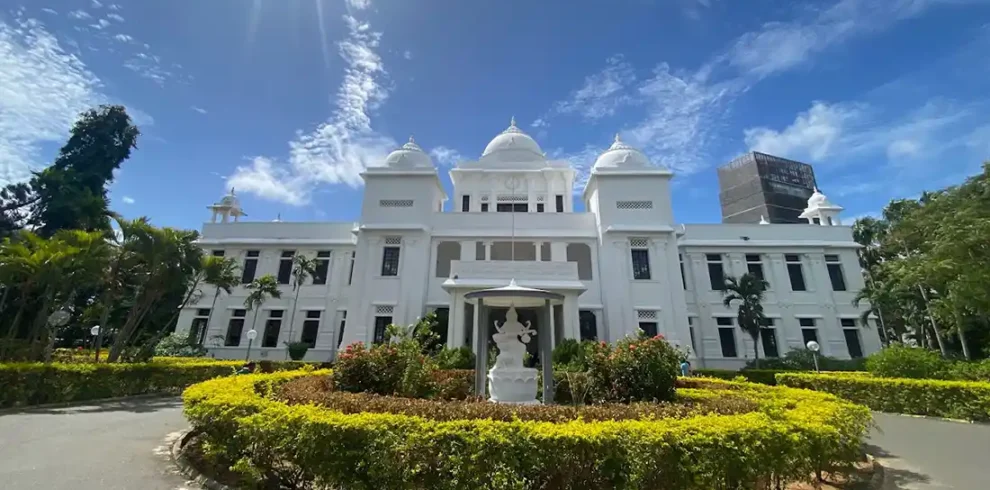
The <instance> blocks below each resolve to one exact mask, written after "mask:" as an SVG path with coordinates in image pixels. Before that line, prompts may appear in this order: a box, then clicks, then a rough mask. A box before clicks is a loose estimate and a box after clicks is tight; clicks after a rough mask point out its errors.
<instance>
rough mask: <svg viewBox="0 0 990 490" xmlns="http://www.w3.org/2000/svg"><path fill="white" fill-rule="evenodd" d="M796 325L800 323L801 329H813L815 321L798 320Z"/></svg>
mask: <svg viewBox="0 0 990 490" xmlns="http://www.w3.org/2000/svg"><path fill="white" fill-rule="evenodd" d="M798 323H800V324H801V326H802V327H814V326H815V319H814V318H798Z"/></svg>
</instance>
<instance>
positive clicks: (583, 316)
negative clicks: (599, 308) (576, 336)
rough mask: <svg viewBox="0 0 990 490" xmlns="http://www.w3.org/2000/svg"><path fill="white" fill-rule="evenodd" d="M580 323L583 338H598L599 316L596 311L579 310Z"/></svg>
mask: <svg viewBox="0 0 990 490" xmlns="http://www.w3.org/2000/svg"><path fill="white" fill-rule="evenodd" d="M578 324H579V326H580V327H581V340H598V317H596V316H595V312H593V311H589V310H581V311H579V312H578Z"/></svg>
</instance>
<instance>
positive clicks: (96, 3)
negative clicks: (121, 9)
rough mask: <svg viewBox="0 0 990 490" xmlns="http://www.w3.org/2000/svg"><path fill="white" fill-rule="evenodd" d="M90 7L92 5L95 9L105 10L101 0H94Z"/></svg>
mask: <svg viewBox="0 0 990 490" xmlns="http://www.w3.org/2000/svg"><path fill="white" fill-rule="evenodd" d="M90 5H92V6H93V8H95V9H98V8H103V3H102V2H100V0H92V2H91V3H90Z"/></svg>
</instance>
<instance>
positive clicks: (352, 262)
mask: <svg viewBox="0 0 990 490" xmlns="http://www.w3.org/2000/svg"><path fill="white" fill-rule="evenodd" d="M356 256H357V252H351V271H350V272H348V273H347V285H348V286H350V285H351V279H354V258H355V257H356Z"/></svg>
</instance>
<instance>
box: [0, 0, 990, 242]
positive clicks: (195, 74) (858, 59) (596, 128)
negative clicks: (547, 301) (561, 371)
mask: <svg viewBox="0 0 990 490" xmlns="http://www.w3.org/2000/svg"><path fill="white" fill-rule="evenodd" d="M988 80H990V0H838V1H836V0H824V1H814V2H792V1H782V0H779V1H771V0H746V1H738V0H652V1H651V0H594V1H592V0H583V1H582V0H562V1H551V0H546V1H532V0H528V1H527V0H502V1H498V2H494V1H487V0H472V1H463V0H460V1H458V0H428V1H415V2H414V1H409V0H210V1H206V2H204V1H201V0H170V1H167V2H164V1H161V2H148V1H141V0H114V1H113V2H111V0H0V184H5V183H8V182H12V181H19V180H24V179H26V178H27V177H28V176H29V175H30V172H31V171H32V170H38V169H40V168H43V167H44V166H46V165H48V164H50V162H51V161H52V160H53V158H54V156H55V154H56V153H57V151H58V148H59V147H60V146H61V145H62V144H63V143H64V141H65V140H66V138H67V136H68V130H69V128H70V127H71V125H72V122H73V121H74V120H75V118H76V116H77V115H78V114H79V113H80V112H81V111H83V110H85V109H87V108H89V107H93V106H95V105H98V104H105V103H112V104H122V105H125V106H126V107H127V109H128V113H129V114H130V115H131V117H132V118H133V119H134V121H135V123H136V124H137V125H138V126H139V127H140V129H141V133H142V134H141V137H140V138H139V140H138V147H139V148H138V149H137V150H136V151H135V152H133V154H132V156H131V158H130V159H129V160H128V161H126V162H124V164H123V165H122V167H121V169H120V171H119V172H118V173H117V176H116V180H115V181H114V183H113V184H112V185H111V187H110V195H111V200H112V203H111V207H112V208H113V209H114V210H115V211H118V212H120V213H121V214H123V215H124V216H126V217H130V218H134V217H138V216H148V217H150V218H151V219H152V222H153V223H155V224H158V225H162V226H173V227H182V228H191V229H198V228H199V227H200V226H201V224H202V223H203V222H205V221H208V219H209V217H210V213H209V211H207V209H206V207H207V206H208V205H210V204H212V203H214V202H216V201H218V200H219V199H220V198H221V197H222V196H223V195H224V194H225V192H226V190H227V189H229V188H231V187H234V188H235V189H236V192H237V194H238V196H239V197H240V198H241V203H242V205H243V207H244V208H245V211H246V212H247V213H248V215H249V216H248V219H250V220H261V221H270V220H272V219H275V218H276V217H278V216H280V217H281V219H282V220H284V221H354V220H357V219H358V218H359V216H358V215H359V211H360V201H361V196H362V190H363V187H362V185H363V184H362V180H361V177H360V175H359V174H360V173H361V171H362V170H363V169H364V168H367V167H369V166H376V165H381V164H382V162H383V160H384V157H385V156H386V155H387V154H388V153H389V152H390V151H391V150H393V149H395V148H396V147H398V146H399V145H401V144H402V143H404V142H405V141H406V140H407V138H408V137H409V136H410V135H414V136H415V138H416V142H417V143H418V144H419V145H420V146H421V147H423V148H424V149H425V150H427V151H429V152H430V153H431V155H432V156H433V159H434V162H435V163H436V164H437V166H438V168H439V170H440V174H441V179H442V181H443V182H444V184H445V186H446V187H447V188H448V193H449V189H450V181H449V178H448V176H447V170H449V168H450V167H451V166H452V165H454V164H455V163H456V162H458V161H461V160H465V159H467V160H474V159H477V158H478V157H479V156H480V154H481V152H482V150H483V149H484V147H485V145H486V144H487V143H488V141H490V140H491V139H492V138H493V137H494V136H495V135H497V134H498V133H500V132H501V131H502V130H504V129H505V128H506V127H507V126H508V122H509V119H510V118H511V117H513V116H514V117H515V118H516V120H517V121H518V124H519V126H520V127H521V129H523V130H524V131H526V132H528V133H529V134H530V135H532V136H533V137H534V138H535V139H536V140H537V142H538V143H539V144H540V145H541V146H542V148H543V150H544V151H545V152H547V154H548V156H549V157H551V158H554V159H565V160H568V161H569V162H570V163H571V164H572V165H573V166H574V167H575V168H576V169H577V170H578V176H579V179H578V180H579V182H584V181H585V180H586V178H587V174H588V171H589V169H590V168H591V166H592V165H593V163H594V160H595V158H596V157H597V156H598V154H600V153H601V152H602V151H603V150H604V149H606V148H607V147H608V146H609V144H610V143H611V141H612V135H613V134H615V133H620V134H621V135H622V138H623V141H625V142H626V143H628V144H631V145H633V146H636V147H638V148H640V149H641V150H643V151H644V152H645V153H646V154H647V155H648V156H649V157H650V159H651V160H652V162H653V163H654V164H655V165H661V166H665V167H668V168H670V169H672V170H673V171H674V172H675V178H674V185H673V205H674V216H675V219H676V220H677V221H678V222H685V223H699V222H702V223H704V222H718V221H719V220H720V215H719V202H718V181H717V176H716V172H715V168H716V167H718V166H719V165H722V164H724V163H726V162H728V161H730V160H731V159H732V158H734V157H737V156H739V155H741V154H743V153H744V152H746V151H749V150H756V151H764V152H767V153H771V154H774V155H777V156H781V157H785V158H791V159H796V160H800V161H804V162H807V163H811V164H812V165H814V168H815V174H816V177H817V181H818V184H819V187H820V188H821V190H822V191H823V192H824V193H826V194H827V195H828V196H829V198H830V200H831V201H833V202H835V203H837V204H839V205H842V206H844V207H845V208H846V212H845V214H844V218H845V219H847V220H849V219H852V218H856V217H860V216H866V215H872V214H876V213H878V212H879V211H880V210H881V209H882V208H883V206H884V205H885V204H886V203H887V202H888V201H889V200H890V199H893V198H905V197H916V196H917V195H919V194H920V192H921V191H922V190H932V189H937V188H941V187H944V186H947V185H951V184H956V183H959V182H961V181H962V180H963V179H964V178H965V177H966V176H967V175H970V174H973V173H976V172H978V171H979V169H980V165H981V164H982V162H983V161H985V160H988V159H990V110H988V109H990V81H988ZM580 191H581V186H580V183H579V185H578V186H576V189H575V197H576V199H577V200H578V201H580V197H579V196H580ZM450 205H451V203H450V202H448V208H449V206H450Z"/></svg>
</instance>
